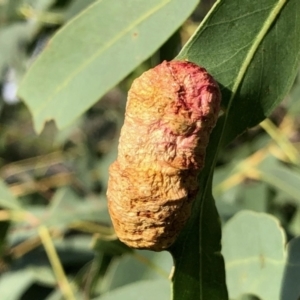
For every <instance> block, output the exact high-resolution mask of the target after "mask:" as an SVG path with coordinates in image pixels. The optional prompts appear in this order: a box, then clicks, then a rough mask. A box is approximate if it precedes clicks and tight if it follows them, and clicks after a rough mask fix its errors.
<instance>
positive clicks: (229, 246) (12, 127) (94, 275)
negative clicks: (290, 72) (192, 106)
mask: <svg viewBox="0 0 300 300" xmlns="http://www.w3.org/2000/svg"><path fill="white" fill-rule="evenodd" d="M93 2H94V1H93V0H88V1H86V0H85V1H83V0H57V1H55V0H11V1H9V0H0V45H1V48H0V83H1V92H2V93H1V95H0V98H1V99H0V100H1V115H0V116H1V119H0V122H1V123H0V124H1V127H0V130H1V131H0V167H1V169H0V175H1V183H0V207H1V209H0V274H1V275H0V297H1V299H7V300H10V299H11V300H17V299H22V300H27V299H36V300H39V299H47V300H54V299H114V300H117V299H130V300H131V299H153V298H156V299H162V300H163V299H169V297H170V294H171V289H170V284H171V281H170V280H169V278H171V275H172V272H173V271H172V265H173V261H172V257H171V255H170V254H169V253H168V252H162V253H153V252H149V251H133V250H132V249H129V248H128V247H126V246H125V245H123V244H122V243H120V242H119V241H118V240H117V238H116V236H115V235H114V232H113V229H112V228H111V223H110V219H109V216H108V213H107V209H106V199H105V192H106V184H107V179H108V171H107V170H108V166H109V165H110V163H111V162H112V161H113V160H114V159H115V157H116V152H117V139H118V133H119V131H120V128H121V125H122V122H123V118H124V109H125V104H126V92H127V90H128V88H129V86H130V84H131V82H132V80H133V79H134V78H135V77H137V76H138V75H139V74H141V73H142V72H143V71H145V70H147V69H148V68H150V67H152V66H154V65H156V64H157V63H159V62H160V61H162V60H164V59H172V58H173V57H175V55H176V54H177V53H178V52H179V49H180V48H181V47H182V45H183V44H184V43H185V42H186V41H187V39H188V38H189V37H190V36H191V34H192V33H193V32H194V30H195V29H196V28H197V26H198V24H199V21H200V19H202V18H203V17H204V16H205V13H204V11H205V12H206V11H207V10H208V8H209V7H210V6H211V5H212V4H213V2H214V1H203V2H202V3H201V5H200V6H199V7H197V9H196V10H195V12H194V14H193V16H192V17H191V18H190V19H189V20H188V21H186V22H185V23H184V24H183V25H182V27H181V28H180V29H179V30H178V31H176V32H175V33H173V35H172V36H171V37H170V38H169V39H168V40H167V41H166V42H165V43H164V44H163V45H162V46H161V47H160V48H159V49H158V50H157V51H156V52H155V53H154V54H153V55H152V56H151V57H150V58H149V59H147V60H146V61H144V62H143V63H142V64H140V65H139V66H138V67H137V68H136V69H135V70H134V71H133V72H131V73H130V74H129V75H128V76H127V77H126V78H125V79H123V80H122V81H121V82H120V83H119V84H118V85H116V86H115V87H114V88H112V89H111V90H110V91H109V92H108V93H106V94H105V96H103V97H102V98H101V99H99V101H98V102H96V104H94V105H93V106H92V107H90V108H89V109H88V110H87V111H86V112H85V113H84V114H82V115H81V116H80V117H79V118H77V119H76V121H74V122H73V123H72V124H71V125H70V126H69V127H67V128H64V129H62V130H60V131H58V130H57V128H56V125H55V123H54V122H52V121H50V122H47V123H46V125H45V128H44V129H43V131H42V133H41V134H40V135H37V134H36V133H35V131H34V126H33V123H32V116H31V114H30V112H29V110H28V109H27V107H26V106H25V105H24V103H23V102H20V101H19V99H18V97H17V95H16V90H17V87H18V86H19V84H20V82H21V80H22V78H23V76H24V74H25V72H26V71H27V69H28V67H29V66H30V65H31V64H32V62H33V61H34V60H35V59H36V57H37V56H38V55H39V53H40V52H41V51H42V50H43V49H44V48H45V47H47V46H46V45H47V43H48V41H49V39H50V38H51V36H52V35H53V34H54V33H55V32H57V30H58V29H59V28H61V27H62V26H64V25H65V23H66V22H68V21H69V20H71V19H72V18H74V17H76V16H78V14H80V13H81V14H82V11H83V10H84V9H85V8H87V7H88V6H89V5H91V4H93ZM178 25H179V24H178ZM174 30H176V28H175V27H174ZM171 33H172V32H170V34H171ZM170 34H169V35H170ZM162 42H163V41H161V43H162ZM153 51H154V50H153ZM50 63H51V62H50ZM58 71H59V70H58ZM45 73H47V72H45ZM299 78H300V77H299V76H298V77H297V79H296V81H295V83H294V85H293V88H292V90H291V92H290V93H289V95H288V96H286V97H285V98H284V99H282V100H283V102H282V104H281V105H280V106H279V107H278V108H277V109H276V110H275V111H274V112H273V114H272V115H271V117H270V118H269V119H267V120H265V121H264V122H263V123H261V124H260V125H259V126H256V127H254V128H251V129H249V130H247V131H246V132H245V133H244V134H243V135H241V136H239V137H238V138H236V139H235V140H234V141H233V142H231V143H230V144H229V145H228V146H227V147H226V148H225V149H224V150H222V152H221V153H220V154H219V157H218V161H217V166H216V169H215V173H214V179H213V196H214V198H215V200H216V205H217V208H218V212H219V215H220V217H221V220H222V224H223V225H224V227H223V245H224V249H223V254H224V258H225V266H226V275H227V287H228V291H229V296H230V299H234V300H241V299H243V300H246V299H247V300H250V299H251V300H254V299H261V300H269V299H270V300H271V299H272V300H276V299H278V300H279V299H280V300H290V299H291V300H294V299H295V300H296V299H298V297H299V296H300V290H299V282H298V281H297V280H298V278H300V270H299V265H300V257H299V254H298V253H300V243H299V235H300V188H299V186H300V122H299V112H300V101H299V100H300V79H299ZM41 79H42V80H45V81H46V80H47V76H46V75H44V76H43V78H41ZM100 100H101V101H100ZM82 101H84V100H82ZM59 109H60V107H59V106H57V110H59ZM62 113H63V115H62V116H64V115H65V116H66V117H67V116H68V114H69V113H70V111H69V110H68V109H65V110H64V111H63V112H62ZM244 210H247V211H244ZM250 211H251V212H250ZM271 215H273V216H271ZM232 217H233V218H232ZM231 218H232V219H231ZM228 220H229V221H228ZM195 234H197V233H195ZM186 255H187V257H188V259H190V260H191V262H193V257H191V256H188V255H189V253H186ZM216 272H217V271H216ZM275 282H276V283H275ZM274 285H276V286H274ZM182 299H184V298H182ZM204 300H208V299H204ZM209 300H211V299H209Z"/></svg>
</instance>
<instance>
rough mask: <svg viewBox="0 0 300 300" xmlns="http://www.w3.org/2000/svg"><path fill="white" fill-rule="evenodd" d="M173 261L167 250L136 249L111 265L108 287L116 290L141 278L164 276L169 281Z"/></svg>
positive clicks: (108, 273)
mask: <svg viewBox="0 0 300 300" xmlns="http://www.w3.org/2000/svg"><path fill="white" fill-rule="evenodd" d="M172 263H173V262H172V258H171V255H170V254H169V253H168V252H166V251H164V252H161V253H155V252H151V251H135V252H134V253H133V254H131V255H126V256H123V257H121V258H120V259H115V260H114V261H113V263H112V264H111V265H110V266H109V268H108V271H107V274H106V278H105V280H106V281H107V283H106V289H107V290H114V289H116V288H119V287H121V286H124V285H127V284H131V283H134V282H136V281H139V280H149V279H151V280H156V279H161V278H164V279H165V280H166V281H168V279H167V278H168V275H169V274H170V272H171V268H172ZM128 270H134V272H130V273H128ZM168 290H169V287H168Z"/></svg>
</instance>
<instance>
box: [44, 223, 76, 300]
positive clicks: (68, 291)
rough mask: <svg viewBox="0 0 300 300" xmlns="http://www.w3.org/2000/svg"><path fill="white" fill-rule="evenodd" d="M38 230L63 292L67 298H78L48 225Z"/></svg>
mask: <svg viewBox="0 0 300 300" xmlns="http://www.w3.org/2000/svg"><path fill="white" fill-rule="evenodd" d="M38 231H39V235H40V238H41V241H42V243H43V246H44V248H45V251H46V253H47V256H48V258H49V261H50V264H51V266H52V269H53V272H54V274H55V276H56V278H57V283H58V285H59V287H60V290H61V292H62V294H63V295H64V297H65V299H67V300H76V298H75V296H74V293H73V291H72V288H71V285H70V283H69V281H68V279H67V277H66V274H65V272H64V269H63V267H62V265H61V262H60V259H59V257H58V255H57V252H56V250H55V247H54V244H53V242H52V239H51V236H50V233H49V231H48V229H47V227H45V226H40V227H39V229H38Z"/></svg>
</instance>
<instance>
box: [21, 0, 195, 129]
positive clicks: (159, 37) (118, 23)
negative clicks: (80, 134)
mask: <svg viewBox="0 0 300 300" xmlns="http://www.w3.org/2000/svg"><path fill="white" fill-rule="evenodd" d="M180 2H181V1H179V0H154V1H149V2H143V3H141V2H140V1H138V0H130V1H127V3H126V5H124V4H123V3H122V2H120V1H116V0H115V1H108V0H102V1H97V2H95V3H94V4H93V5H91V6H90V7H88V8H87V9H86V10H84V11H83V12H82V13H81V14H79V15H78V16H77V17H75V18H74V19H73V20H72V21H70V22H69V23H68V24H67V25H66V26H65V27H64V28H62V29H61V30H60V31H59V32H58V33H57V34H56V35H55V36H54V37H53V39H52V40H51V41H50V43H49V45H48V46H47V47H46V49H45V51H44V53H43V54H42V55H41V56H40V57H39V58H38V59H37V61H36V62H35V63H34V64H33V66H32V67H31V70H30V71H29V72H28V74H27V76H25V79H24V80H23V82H22V83H21V86H20V89H19V95H20V97H21V98H23V99H24V101H25V102H26V104H27V105H28V107H29V109H30V110H31V112H32V115H33V118H34V122H35V129H36V130H37V131H41V129H42V127H43V124H44V122H45V121H46V120H49V119H55V121H56V122H57V126H58V128H63V127H65V126H67V125H68V124H69V123H71V122H72V121H73V120H74V118H76V117H77V116H79V115H80V114H82V113H83V112H84V111H85V110H86V109H88V108H89V107H90V106H91V105H92V104H94V103H95V102H96V101H97V100H98V99H99V98H100V97H101V96H102V95H103V94H104V93H105V92H107V91H108V90H109V89H110V88H112V87H113V86H114V85H116V84H117V83H118V82H119V81H120V80H121V79H122V78H124V77H125V76H126V75H127V74H128V73H129V72H130V71H132V70H133V69H134V68H135V67H137V66H138V65H139V64H140V63H141V62H142V61H144V60H145V59H146V58H148V57H149V56H150V55H151V54H152V53H153V52H154V51H155V50H156V49H157V48H158V47H159V46H160V45H161V44H162V43H163V42H164V41H165V40H166V39H167V38H168V37H169V36H170V35H171V34H172V33H173V32H174V31H175V30H176V29H177V28H178V27H179V26H180V25H181V23H182V22H183V21H184V20H185V19H186V18H187V17H188V15H189V14H190V13H191V12H192V10H193V9H194V7H195V5H196V4H197V2H198V0H190V1H188V2H187V3H186V5H185V6H184V7H182V5H180ZM120 16H121V17H120ZM112 21H114V23H112ZM162 21H163V22H164V26H163V27H161V26H160V24H161V22H162ZM149 30H151V31H152V32H155V34H154V35H149ZM78 37H79V38H80V39H78ZM74 49H76V51H74ZM95 49H96V50H95ZM46 78H47V80H45V79H46ZM83 99H84V101H83ZM57 107H59V108H60V109H59V110H58V109H57ZM66 112H68V113H66ZM70 112H71V113H70Z"/></svg>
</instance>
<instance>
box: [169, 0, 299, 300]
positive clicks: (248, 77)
mask: <svg viewBox="0 0 300 300" xmlns="http://www.w3.org/2000/svg"><path fill="white" fill-rule="evenodd" d="M299 11H300V2H299V1H297V0H289V1H285V0H266V1H260V0H254V1H241V0H237V1H230V0H219V1H217V2H216V4H215V5H214V6H213V8H212V10H211V11H210V12H209V13H208V15H207V16H206V18H205V19H204V21H203V22H202V23H201V24H200V26H199V28H198V30H197V31H196V33H195V34H194V35H193V36H192V37H191V39H190V40H189V41H188V42H187V44H186V45H185V47H184V48H183V50H182V51H181V52H180V54H179V55H178V56H177V57H176V59H181V60H189V61H192V62H194V63H196V64H199V65H202V66H203V67H205V68H206V69H207V70H208V71H209V72H210V73H211V74H212V75H213V76H214V78H215V79H216V80H217V81H218V83H219V85H220V87H221V92H222V105H223V107H224V114H223V116H221V117H220V118H219V121H218V123H217V126H216V128H215V129H214V131H213V132H212V135H211V137H210V143H209V145H208V147H207V155H206V160H205V168H204V169H203V170H202V172H201V174H200V178H199V186H200V192H199V195H198V197H197V199H196V200H195V204H194V207H193V210H192V216H191V218H190V220H189V222H188V224H187V225H186V227H185V228H184V230H183V231H182V233H181V235H180V236H179V238H178V240H177V242H176V244H175V245H174V246H173V247H172V248H171V249H170V251H171V253H172V254H173V256H174V260H175V274H174V278H173V299H175V300H182V299H187V300H188V299H202V300H206V299H218V300H223V299H227V293H226V285H225V274H224V264H223V261H222V258H221V256H220V248H221V247H220V238H221V229H220V224H219V217H218V213H217V211H216V208H215V205H214V203H213V198H212V196H211V192H210V191H211V178H212V173H213V170H214V166H215V164H216V160H217V155H218V152H219V151H220V150H221V148H222V147H223V146H224V145H227V144H228V143H229V142H230V141H232V139H233V138H235V137H236V136H237V135H239V134H241V133H242V132H244V131H245V130H246V129H247V128H248V127H251V126H254V125H256V124H258V123H259V122H260V121H262V120H263V119H264V118H265V117H266V116H268V115H269V114H270V113H271V111H272V110H273V109H274V107H275V106H276V105H277V104H278V103H279V102H280V101H282V100H283V98H284V96H285V95H286V94H287V92H288V91H289V89H290V88H291V86H292V83H293V82H294V79H295V76H296V73H297V70H298V66H299V61H300V51H299V50H300V18H298V17H297V14H298V12H299ZM186 253H188V255H187V254H186ZM190 257H193V260H192V261H191V259H190Z"/></svg>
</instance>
